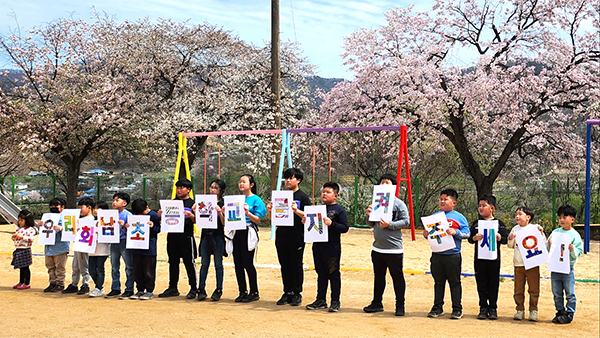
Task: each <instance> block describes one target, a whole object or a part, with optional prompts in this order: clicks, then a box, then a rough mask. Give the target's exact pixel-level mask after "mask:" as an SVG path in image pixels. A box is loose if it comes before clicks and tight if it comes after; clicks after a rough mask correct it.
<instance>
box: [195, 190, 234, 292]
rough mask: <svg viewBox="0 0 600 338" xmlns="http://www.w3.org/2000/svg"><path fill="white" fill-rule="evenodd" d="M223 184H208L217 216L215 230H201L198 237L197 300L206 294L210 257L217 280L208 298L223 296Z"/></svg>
mask: <svg viewBox="0 0 600 338" xmlns="http://www.w3.org/2000/svg"><path fill="white" fill-rule="evenodd" d="M226 187H227V186H226V185H225V182H223V181H221V180H219V179H216V180H214V181H212V182H211V183H210V189H209V190H210V193H211V194H212V195H217V205H216V206H215V210H216V211H217V213H218V214H219V217H217V228H216V229H202V234H201V236H200V248H199V249H200V256H201V257H202V266H201V267H200V277H199V279H200V284H199V285H198V300H199V301H200V300H204V299H206V297H207V294H206V275H207V274H208V267H209V266H210V255H211V254H212V255H213V256H214V257H215V259H214V260H215V274H216V277H217V278H216V279H217V288H216V289H215V291H214V292H213V293H212V295H211V296H210V298H211V299H212V300H214V301H218V300H219V299H221V296H222V295H223V254H224V253H225V233H224V228H223V220H222V219H221V208H222V207H223V194H224V193H225V188H226Z"/></svg>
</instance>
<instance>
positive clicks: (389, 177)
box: [379, 174, 398, 185]
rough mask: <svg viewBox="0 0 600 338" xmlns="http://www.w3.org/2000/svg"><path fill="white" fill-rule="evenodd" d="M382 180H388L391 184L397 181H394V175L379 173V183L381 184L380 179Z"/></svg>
mask: <svg viewBox="0 0 600 338" xmlns="http://www.w3.org/2000/svg"><path fill="white" fill-rule="evenodd" d="M383 180H390V182H392V184H393V185H396V184H397V183H398V182H397V181H396V176H394V175H392V174H383V175H381V177H380V178H379V184H381V181H383Z"/></svg>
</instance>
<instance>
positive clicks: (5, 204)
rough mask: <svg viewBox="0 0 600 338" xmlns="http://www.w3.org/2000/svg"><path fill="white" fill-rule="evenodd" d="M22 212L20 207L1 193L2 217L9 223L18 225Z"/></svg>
mask: <svg viewBox="0 0 600 338" xmlns="http://www.w3.org/2000/svg"><path fill="white" fill-rule="evenodd" d="M20 211H21V209H19V207H18V206H16V205H15V204H14V203H13V202H12V201H11V200H10V199H9V198H8V197H6V196H5V195H4V194H3V193H1V192H0V216H2V217H3V218H4V219H6V220H7V221H8V222H12V223H15V224H17V221H18V217H19V212H20Z"/></svg>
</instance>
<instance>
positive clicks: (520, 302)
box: [508, 207, 546, 322]
mask: <svg viewBox="0 0 600 338" xmlns="http://www.w3.org/2000/svg"><path fill="white" fill-rule="evenodd" d="M534 216H535V214H534V213H533V210H531V209H529V208H528V207H519V208H517V211H516V212H515V222H516V223H517V225H515V226H514V227H513V228H512V230H511V231H510V234H509V235H508V247H509V248H511V249H515V254H514V256H513V265H514V271H515V272H514V274H515V286H514V295H513V298H514V299H515V303H516V304H517V312H516V313H515V316H514V319H515V320H523V319H524V318H525V282H527V286H528V290H527V292H528V293H529V320H530V321H532V322H537V321H538V298H539V296H540V267H539V266H536V267H534V268H531V269H529V270H525V265H524V263H523V257H521V252H520V251H519V249H517V248H516V246H518V244H517V243H516V241H515V237H516V236H517V235H516V233H517V231H521V230H522V229H523V228H525V227H526V226H533V227H537V228H538V229H539V231H540V232H541V233H542V235H544V229H543V228H542V227H541V226H540V225H538V224H530V222H531V221H532V220H533V217H534ZM545 237H546V236H544V238H545Z"/></svg>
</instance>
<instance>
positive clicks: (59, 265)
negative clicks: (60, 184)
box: [38, 198, 70, 292]
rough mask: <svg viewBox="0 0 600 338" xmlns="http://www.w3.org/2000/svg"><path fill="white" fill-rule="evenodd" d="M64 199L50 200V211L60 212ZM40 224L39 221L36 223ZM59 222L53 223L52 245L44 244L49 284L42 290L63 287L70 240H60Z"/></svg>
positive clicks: (49, 290) (54, 289)
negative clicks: (54, 235)
mask: <svg viewBox="0 0 600 338" xmlns="http://www.w3.org/2000/svg"><path fill="white" fill-rule="evenodd" d="M65 204H66V201H65V200H64V199H62V198H54V199H52V200H51V201H50V203H49V205H50V212H51V213H54V214H60V213H61V212H62V211H63V209H64V208H65ZM38 225H39V226H40V227H41V226H42V222H41V221H40V222H39V224H38ZM61 229H62V227H61V222H60V221H59V224H54V230H55V231H56V239H55V241H54V244H53V245H46V246H44V256H45V263H46V268H47V269H48V279H49V281H50V284H49V285H48V287H47V288H45V289H44V292H61V291H62V290H64V288H65V276H66V274H67V255H68V254H69V249H70V248H69V244H70V242H63V241H62V231H61Z"/></svg>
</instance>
